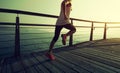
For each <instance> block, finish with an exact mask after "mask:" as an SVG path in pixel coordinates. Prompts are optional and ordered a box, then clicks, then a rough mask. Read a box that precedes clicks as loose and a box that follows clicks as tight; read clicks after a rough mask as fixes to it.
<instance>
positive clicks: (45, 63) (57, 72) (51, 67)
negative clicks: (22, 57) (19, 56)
mask: <svg viewBox="0 0 120 73" xmlns="http://www.w3.org/2000/svg"><path fill="white" fill-rule="evenodd" d="M34 56H35V57H36V59H37V60H38V61H39V62H40V63H41V64H42V65H43V66H44V67H45V68H46V69H47V70H48V71H49V72H50V73H62V72H63V71H61V70H60V69H58V68H56V67H55V66H54V65H52V64H51V63H50V60H49V59H47V58H46V59H44V58H42V57H41V56H38V55H36V54H34Z"/></svg>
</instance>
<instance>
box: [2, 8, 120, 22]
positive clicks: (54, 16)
mask: <svg viewBox="0 0 120 73" xmlns="http://www.w3.org/2000/svg"><path fill="white" fill-rule="evenodd" d="M0 12H4V13H16V14H25V15H33V16H44V17H52V18H58V16H56V15H50V14H43V13H35V12H29V11H22V10H14V9H3V8H0ZM70 19H71V20H76V21H83V22H94V23H106V24H120V22H101V21H91V20H84V19H77V18H70Z"/></svg>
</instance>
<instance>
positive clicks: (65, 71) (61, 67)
mask: <svg viewBox="0 0 120 73" xmlns="http://www.w3.org/2000/svg"><path fill="white" fill-rule="evenodd" d="M45 58H46V56H43V59H45ZM49 63H51V64H52V65H54V66H55V67H56V68H58V69H59V70H61V71H63V73H76V72H77V71H76V70H73V69H71V68H69V67H67V66H65V65H64V64H62V63H60V62H58V60H57V59H56V60H55V61H50V62H49Z"/></svg>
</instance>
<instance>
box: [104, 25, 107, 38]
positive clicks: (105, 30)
mask: <svg viewBox="0 0 120 73" xmlns="http://www.w3.org/2000/svg"><path fill="white" fill-rule="evenodd" d="M106 34H107V24H106V23H105V27H104V35H103V39H104V40H106Z"/></svg>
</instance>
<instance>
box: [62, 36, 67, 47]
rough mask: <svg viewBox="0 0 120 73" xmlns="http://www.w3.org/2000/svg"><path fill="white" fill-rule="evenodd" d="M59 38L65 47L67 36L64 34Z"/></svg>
mask: <svg viewBox="0 0 120 73" xmlns="http://www.w3.org/2000/svg"><path fill="white" fill-rule="evenodd" d="M61 37H62V44H63V45H66V38H67V36H66V35H65V34H62V35H61Z"/></svg>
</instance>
